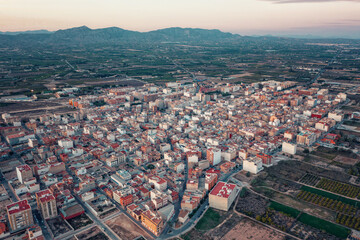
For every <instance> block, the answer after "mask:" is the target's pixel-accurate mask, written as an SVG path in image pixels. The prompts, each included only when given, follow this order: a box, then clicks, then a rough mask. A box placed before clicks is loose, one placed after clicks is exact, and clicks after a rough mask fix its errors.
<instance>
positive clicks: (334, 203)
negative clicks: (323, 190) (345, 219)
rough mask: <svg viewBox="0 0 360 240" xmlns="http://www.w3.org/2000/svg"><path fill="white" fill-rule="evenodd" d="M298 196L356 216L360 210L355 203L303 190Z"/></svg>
mask: <svg viewBox="0 0 360 240" xmlns="http://www.w3.org/2000/svg"><path fill="white" fill-rule="evenodd" d="M297 197H298V198H299V199H301V200H304V201H306V202H311V203H313V204H316V205H319V206H322V207H326V208H329V209H331V210H333V211H336V212H339V213H343V214H346V215H349V216H355V215H356V213H357V212H358V210H359V209H358V208H356V207H355V206H353V205H350V204H347V203H343V202H341V201H338V200H334V199H330V198H327V197H324V196H321V195H318V194H315V193H312V192H307V191H303V190H301V191H300V193H298V195H297Z"/></svg>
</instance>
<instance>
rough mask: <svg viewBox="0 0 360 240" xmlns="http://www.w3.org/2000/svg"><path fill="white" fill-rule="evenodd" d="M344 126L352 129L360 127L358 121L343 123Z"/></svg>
mask: <svg viewBox="0 0 360 240" xmlns="http://www.w3.org/2000/svg"><path fill="white" fill-rule="evenodd" d="M344 124H345V125H349V126H353V127H360V121H351V120H348V121H345V122H344Z"/></svg>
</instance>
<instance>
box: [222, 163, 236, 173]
mask: <svg viewBox="0 0 360 240" xmlns="http://www.w3.org/2000/svg"><path fill="white" fill-rule="evenodd" d="M235 167H236V163H234V162H225V163H223V164H221V165H220V170H221V172H223V173H225V174H226V173H229V172H230V171H232V170H233V169H234V168H235Z"/></svg>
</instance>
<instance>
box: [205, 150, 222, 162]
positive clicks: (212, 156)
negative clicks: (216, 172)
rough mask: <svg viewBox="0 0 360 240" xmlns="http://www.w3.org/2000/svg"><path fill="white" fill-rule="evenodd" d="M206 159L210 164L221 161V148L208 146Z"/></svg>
mask: <svg viewBox="0 0 360 240" xmlns="http://www.w3.org/2000/svg"><path fill="white" fill-rule="evenodd" d="M206 159H207V160H208V161H209V162H210V165H217V164H219V163H220V162H221V150H220V149H219V148H209V149H208V150H207V151H206Z"/></svg>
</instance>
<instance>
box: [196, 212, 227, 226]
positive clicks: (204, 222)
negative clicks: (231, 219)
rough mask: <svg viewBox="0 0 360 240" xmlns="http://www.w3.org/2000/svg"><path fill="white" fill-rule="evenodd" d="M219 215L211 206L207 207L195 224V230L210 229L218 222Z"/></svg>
mask: <svg viewBox="0 0 360 240" xmlns="http://www.w3.org/2000/svg"><path fill="white" fill-rule="evenodd" d="M220 220H221V216H220V214H219V213H218V212H216V211H215V210H214V209H213V208H209V209H208V210H207V211H206V213H205V214H204V216H203V217H202V218H201V219H200V221H199V222H198V223H197V224H196V226H195V228H196V229H197V230H205V231H207V230H210V229H213V228H214V227H216V226H217V225H219V224H220Z"/></svg>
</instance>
